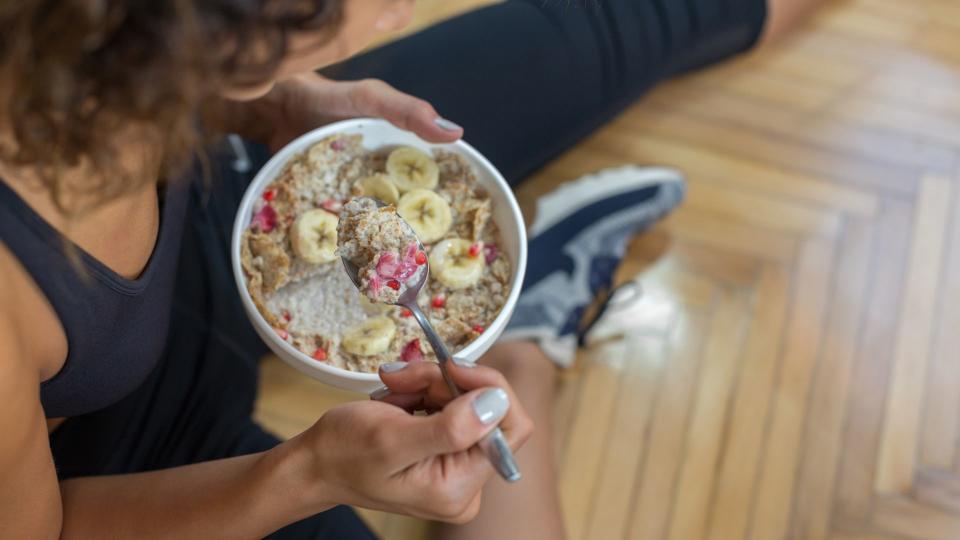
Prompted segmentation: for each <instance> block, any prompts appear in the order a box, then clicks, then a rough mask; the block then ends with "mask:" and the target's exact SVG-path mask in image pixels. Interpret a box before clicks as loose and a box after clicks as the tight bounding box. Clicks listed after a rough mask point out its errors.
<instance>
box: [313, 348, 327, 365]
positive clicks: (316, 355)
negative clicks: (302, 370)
mask: <svg viewBox="0 0 960 540" xmlns="http://www.w3.org/2000/svg"><path fill="white" fill-rule="evenodd" d="M313 359H314V360H319V361H320V362H323V361H324V360H326V359H327V351H325V350H323V349H321V348H318V349H317V350H315V351H313Z"/></svg>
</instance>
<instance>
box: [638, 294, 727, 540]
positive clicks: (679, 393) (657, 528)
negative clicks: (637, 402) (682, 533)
mask: <svg viewBox="0 0 960 540" xmlns="http://www.w3.org/2000/svg"><path fill="white" fill-rule="evenodd" d="M708 316H709V312H705V313H704V312H700V311H687V312H686V314H685V316H684V318H682V319H681V320H680V321H679V322H678V324H677V325H676V326H675V327H674V330H673V332H672V334H671V336H670V359H669V361H668V362H667V364H666V366H665V368H664V369H665V372H664V374H663V383H662V387H661V389H660V392H659V394H658V396H657V401H656V404H655V405H654V410H653V418H652V422H651V426H650V431H649V440H648V443H647V446H648V450H647V453H646V456H645V459H644V461H643V464H642V466H641V468H640V471H639V474H637V475H636V476H635V477H634V485H635V492H634V494H633V496H631V498H630V503H631V505H632V506H631V508H632V513H631V519H630V523H629V529H628V531H627V537H628V538H635V539H637V540H642V539H647V538H663V537H664V536H665V534H666V529H667V525H668V520H669V513H670V509H671V508H672V506H673V505H672V502H673V499H674V493H675V490H676V480H677V478H678V473H679V471H680V464H681V459H682V457H683V452H684V444H685V440H686V438H685V434H686V429H687V425H688V421H689V411H690V409H691V408H692V404H693V394H694V390H695V388H696V385H697V379H698V371H699V368H700V361H701V359H702V358H703V355H702V354H701V349H702V347H703V340H704V337H705V335H706V333H707V329H708ZM709 318H710V319H713V317H712V316H709Z"/></svg>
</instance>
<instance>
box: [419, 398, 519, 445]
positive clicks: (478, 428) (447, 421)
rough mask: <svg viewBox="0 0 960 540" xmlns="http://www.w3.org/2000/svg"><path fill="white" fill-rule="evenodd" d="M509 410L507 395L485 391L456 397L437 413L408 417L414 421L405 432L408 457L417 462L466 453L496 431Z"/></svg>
mask: <svg viewBox="0 0 960 540" xmlns="http://www.w3.org/2000/svg"><path fill="white" fill-rule="evenodd" d="M509 410H510V398H509V396H508V394H507V392H506V391H504V390H503V389H502V388H496V387H488V388H480V389H477V390H474V391H472V392H469V393H466V394H464V395H462V396H460V397H458V398H457V399H455V400H453V401H451V402H450V403H448V404H447V405H446V406H445V407H444V408H443V410H442V411H440V412H439V413H436V414H433V415H430V416H413V417H409V418H411V420H415V422H411V425H410V426H409V427H408V429H407V430H405V433H406V438H408V441H407V442H408V443H409V446H406V445H405V446H406V447H407V448H409V449H410V451H411V455H410V456H409V457H410V458H412V459H413V460H415V461H419V460H422V459H426V458H429V457H433V456H436V455H439V454H453V453H457V452H462V451H464V450H467V449H469V448H470V447H472V446H473V445H475V444H477V443H478V442H479V441H480V440H481V439H483V437H484V436H485V435H486V434H487V433H489V432H490V431H491V430H492V429H493V428H494V427H496V425H497V423H498V422H499V421H500V420H501V419H503V417H504V416H506V414H507V411H509Z"/></svg>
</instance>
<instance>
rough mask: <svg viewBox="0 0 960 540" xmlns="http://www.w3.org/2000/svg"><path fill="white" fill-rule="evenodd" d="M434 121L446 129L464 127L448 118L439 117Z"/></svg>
mask: <svg viewBox="0 0 960 540" xmlns="http://www.w3.org/2000/svg"><path fill="white" fill-rule="evenodd" d="M433 123H434V124H436V125H437V127H438V128H440V129H442V130H444V131H460V130H461V129H463V128H462V127H460V126H458V125H457V124H455V123H454V122H451V121H450V120H447V119H446V118H437V119H436V120H434V121H433Z"/></svg>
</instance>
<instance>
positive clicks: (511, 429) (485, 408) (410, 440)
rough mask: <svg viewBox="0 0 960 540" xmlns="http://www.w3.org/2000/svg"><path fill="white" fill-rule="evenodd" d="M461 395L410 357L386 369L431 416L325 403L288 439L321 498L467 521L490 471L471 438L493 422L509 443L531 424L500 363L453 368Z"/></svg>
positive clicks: (377, 405)
mask: <svg viewBox="0 0 960 540" xmlns="http://www.w3.org/2000/svg"><path fill="white" fill-rule="evenodd" d="M450 371H451V375H452V376H453V378H454V380H455V381H456V383H457V385H458V386H459V387H460V388H463V389H464V391H465V392H466V393H464V394H463V395H462V396H460V397H458V398H456V399H452V400H451V399H450V397H451V396H450V395H449V393H447V392H446V391H445V390H444V386H443V381H442V378H441V377H440V374H439V369H438V367H437V365H436V364H433V363H429V362H423V363H417V364H410V365H409V366H407V367H406V368H405V369H404V370H403V371H402V372H399V373H396V372H395V373H390V374H386V373H384V374H382V377H383V378H384V380H385V381H386V382H387V383H388V385H390V386H391V387H392V386H395V385H396V386H398V387H402V390H401V391H402V392H404V394H405V398H406V400H407V401H410V399H411V398H413V399H414V401H416V393H417V392H422V399H421V400H420V402H421V403H423V404H424V407H426V408H428V409H438V408H441V407H442V410H439V411H438V412H436V413H434V414H431V415H428V416H418V415H413V414H410V412H408V411H407V410H405V409H404V408H401V407H398V406H396V405H392V404H389V403H383V402H378V401H367V402H357V403H350V404H347V405H343V406H341V407H337V408H335V409H331V410H330V411H328V412H327V413H326V414H324V415H323V417H322V418H321V419H320V420H319V421H318V422H317V423H316V424H315V425H314V426H313V427H312V428H311V429H309V430H308V431H306V432H305V433H303V434H302V435H300V436H299V437H297V438H296V439H293V440H292V441H290V442H291V443H294V444H296V445H298V446H299V447H300V448H301V449H303V450H306V451H307V452H306V453H307V455H309V456H310V457H309V458H308V462H309V463H310V465H309V467H310V470H309V475H310V476H311V477H313V478H316V479H317V480H316V483H315V485H314V487H315V488H316V489H317V491H316V493H318V494H320V495H319V496H320V497H321V498H322V499H323V500H324V502H325V503H327V505H335V504H349V505H354V506H360V507H365V508H371V509H375V510H384V511H388V512H393V513H401V514H407V515H411V516H416V517H420V518H425V519H432V520H440V521H447V522H452V523H464V522H467V521H470V520H471V519H473V517H474V516H476V514H477V512H478V511H479V508H480V492H481V489H482V488H483V486H484V484H485V483H486V482H487V480H489V479H490V477H491V476H492V475H493V473H494V470H493V467H492V466H491V465H490V463H489V461H488V460H487V456H486V455H485V454H484V452H483V451H482V450H480V448H478V447H477V442H478V441H480V440H481V439H482V438H483V437H484V435H486V434H487V433H488V432H489V431H490V430H492V429H493V428H494V427H495V426H497V424H498V423H499V425H500V427H501V429H503V432H504V435H505V436H506V438H507V441H508V442H509V444H510V445H511V447H512V449H513V450H514V451H516V450H518V449H519V447H520V446H522V445H523V443H524V442H526V440H527V439H528V438H529V437H530V434H531V433H532V431H533V424H532V421H531V420H530V418H529V416H527V414H526V412H525V411H524V410H523V408H522V406H521V405H520V403H519V401H518V400H517V399H516V396H515V395H514V394H513V390H512V389H511V388H510V386H509V385H508V384H507V382H506V380H505V379H504V378H503V376H502V375H501V374H500V373H499V372H498V371H496V370H493V369H490V368H485V367H474V368H464V367H455V366H451V370H450Z"/></svg>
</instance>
